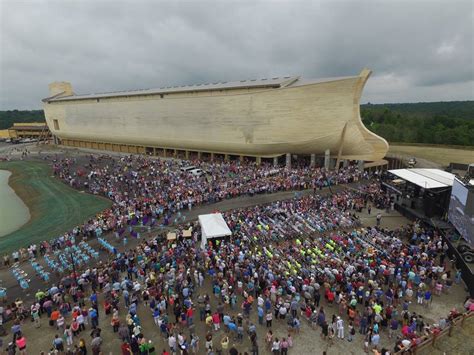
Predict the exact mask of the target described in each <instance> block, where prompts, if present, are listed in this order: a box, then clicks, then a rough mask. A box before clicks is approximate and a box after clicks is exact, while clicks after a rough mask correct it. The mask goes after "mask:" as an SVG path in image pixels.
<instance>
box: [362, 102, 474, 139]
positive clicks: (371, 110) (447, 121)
mask: <svg viewBox="0 0 474 355" xmlns="http://www.w3.org/2000/svg"><path fill="white" fill-rule="evenodd" d="M361 117H362V121H363V122H364V124H365V126H366V127H367V128H368V129H370V130H371V131H372V132H374V133H376V134H378V135H379V136H381V137H384V138H385V139H386V140H387V141H389V142H404V143H426V144H449V145H465V146H474V101H451V102H423V103H413V104H381V105H373V104H370V103H369V104H366V105H361Z"/></svg>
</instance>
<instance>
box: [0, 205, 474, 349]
mask: <svg viewBox="0 0 474 355" xmlns="http://www.w3.org/2000/svg"><path fill="white" fill-rule="evenodd" d="M377 212H379V211H378V210H376V209H374V210H373V211H372V214H371V215H368V214H367V213H366V212H364V213H362V214H361V220H362V222H363V223H364V225H366V226H373V225H375V215H376V214H377ZM380 212H381V213H382V214H383V217H382V226H383V227H386V228H396V227H398V226H401V225H404V224H406V223H407V220H406V219H405V218H404V217H403V216H401V215H399V214H398V212H396V211H390V212H389V213H388V214H387V213H386V212H385V211H380ZM2 271H4V270H2ZM197 292H198V293H208V294H211V285H210V280H207V279H206V281H205V283H204V286H203V288H202V289H199V290H198V291H197ZM465 295H466V292H465V290H464V287H462V286H461V285H455V286H454V287H453V288H452V290H451V293H450V294H449V295H442V296H440V297H439V296H435V297H434V300H433V303H432V305H431V307H430V308H428V309H426V308H422V307H420V306H418V305H415V304H411V305H410V307H411V310H412V311H416V312H417V313H419V314H423V315H424V317H425V318H426V319H427V320H428V321H429V322H433V321H436V320H438V319H439V317H442V316H445V315H447V313H448V312H449V310H450V309H452V308H453V307H457V308H458V309H459V308H460V307H462V303H463V301H464V298H465ZM241 301H242V300H241V299H239V302H238V303H237V304H240V302H241ZM211 305H212V306H213V308H214V307H215V306H216V305H217V300H216V299H215V298H214V297H213V296H211ZM322 305H323V306H324V308H325V309H326V313H327V315H328V316H329V317H331V316H332V314H337V312H338V310H337V308H336V306H330V305H328V304H327V303H326V302H325V301H324V300H323V301H322ZM227 310H229V308H228V307H227V309H226V311H227ZM100 311H101V312H100V325H99V326H100V328H101V329H103V332H102V337H103V340H104V345H103V347H102V349H103V351H104V354H118V353H119V349H120V344H121V343H120V340H119V339H118V337H117V336H116V334H114V333H113V332H112V329H111V326H110V316H105V314H104V313H103V310H102V309H100ZM237 313H239V311H238V310H235V311H232V312H231V314H234V315H236V314H237ZM251 314H252V316H251V319H250V320H251V321H252V322H254V323H255V324H257V334H258V339H259V345H260V347H259V348H260V353H269V351H268V350H265V343H264V337H265V334H266V332H267V328H266V327H265V326H264V325H262V326H261V325H258V321H257V318H256V312H255V311H253V312H251ZM120 315H121V320H123V319H124V317H125V311H124V309H123V308H122V309H121V313H120ZM169 315H170V317H173V315H172V314H171V313H169ZM139 316H140V319H141V322H142V327H143V330H144V335H145V337H146V338H147V339H151V340H152V341H153V342H154V344H155V347H156V349H157V351H158V353H160V352H161V351H162V350H163V349H165V348H166V349H167V342H166V341H165V340H164V339H163V338H162V336H161V335H160V333H159V329H158V328H157V327H156V326H155V324H154V323H153V318H152V315H151V312H150V310H149V309H148V308H147V307H145V306H144V305H140V307H139ZM195 318H196V319H195V323H196V324H197V326H196V328H195V329H196V333H197V335H198V336H199V338H200V339H201V351H200V352H199V353H200V354H204V352H203V351H202V348H203V345H204V337H205V334H206V332H207V331H208V330H209V329H208V328H207V327H206V325H205V324H204V323H201V322H200V321H199V319H198V315H196V317H195ZM170 319H173V318H170ZM273 323H274V324H273V327H272V331H273V333H274V335H275V336H277V337H279V338H281V337H284V336H287V334H288V329H287V326H286V323H285V322H284V321H282V320H274V322H273ZM466 329H467V330H468V329H470V328H466ZM23 330H24V332H25V334H26V337H27V339H28V344H29V345H28V347H29V349H30V350H29V352H28V353H29V354H37V353H39V351H40V350H42V351H48V350H49V349H50V348H51V343H52V340H53V338H54V335H55V334H56V330H55V329H54V328H53V327H50V326H49V325H48V324H47V320H46V319H42V324H41V328H39V329H35V328H34V327H33V324H32V323H31V322H30V321H26V322H25V323H24V324H23ZM183 332H184V334H187V335H188V336H189V330H188V329H187V328H185V329H183ZM89 333H90V327H87V329H86V332H83V333H82V334H81V335H80V337H82V338H84V339H85V340H86V342H87V344H88V345H89V344H90V341H91V338H90V335H89ZM213 334H214V335H213V336H214V345H217V344H218V343H219V341H220V339H221V338H222V336H223V335H224V331H222V330H221V331H218V332H213ZM381 335H382V339H381V345H382V346H387V347H388V348H393V340H390V339H389V338H388V336H387V333H386V332H385V331H382V333H381ZM8 338H9V337H6V338H4V343H5V342H7V341H8ZM293 339H294V347H293V349H291V350H290V351H289V353H290V354H322V353H323V351H326V353H327V354H363V338H362V336H361V335H360V334H356V335H355V338H354V341H353V342H349V341H347V340H334V344H332V345H331V344H329V343H328V342H327V341H325V340H323V339H322V338H321V337H320V329H315V330H313V329H312V328H311V327H310V326H309V324H307V323H306V322H305V321H303V324H302V327H301V331H300V332H299V333H298V334H293ZM449 340H450V341H451V342H454V343H455V344H457V345H456V346H458V347H460V348H459V349H460V350H461V349H467V346H471V345H472V346H473V347H474V343H472V337H471V338H470V339H469V340H468V341H467V342H466V341H465V342H460V341H456V340H455V338H450V339H449ZM78 341H79V337H77V338H75V343H78ZM443 341H444V340H442V341H440V342H439V348H438V349H435V350H436V351H438V350H439V349H443V348H442V347H441V346H442V345H441V344H443ZM234 343H235V345H236V347H237V349H238V350H239V351H241V352H242V353H244V352H245V351H248V352H249V350H250V342H249V340H248V338H247V337H246V336H245V337H244V341H243V342H242V343H239V342H236V341H234ZM461 343H462V344H464V347H463V345H460V344H461ZM443 346H444V345H443ZM33 347H34V349H35V350H34V351H33V350H31V349H32V348H33ZM439 351H441V350H439ZM436 353H439V354H442V353H443V352H436ZM455 353H457V352H449V351H448V352H446V354H455ZM461 353H464V354H468V353H466V352H460V354H461Z"/></svg>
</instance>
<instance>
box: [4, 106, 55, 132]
mask: <svg viewBox="0 0 474 355" xmlns="http://www.w3.org/2000/svg"><path fill="white" fill-rule="evenodd" d="M26 122H46V119H45V118H44V112H43V110H21V111H20V110H8V111H0V129H8V128H10V127H11V126H13V123H26Z"/></svg>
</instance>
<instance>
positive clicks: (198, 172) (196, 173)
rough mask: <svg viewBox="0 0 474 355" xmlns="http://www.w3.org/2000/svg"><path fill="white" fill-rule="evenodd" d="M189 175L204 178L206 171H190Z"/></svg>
mask: <svg viewBox="0 0 474 355" xmlns="http://www.w3.org/2000/svg"><path fill="white" fill-rule="evenodd" d="M189 173H190V174H192V175H194V176H203V175H204V174H206V173H205V172H204V170H202V169H193V170H190V171H189Z"/></svg>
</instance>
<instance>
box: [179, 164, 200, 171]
mask: <svg viewBox="0 0 474 355" xmlns="http://www.w3.org/2000/svg"><path fill="white" fill-rule="evenodd" d="M195 169H197V168H196V167H195V166H194V165H188V166H182V167H181V171H183V172H188V171H191V170H195Z"/></svg>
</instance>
